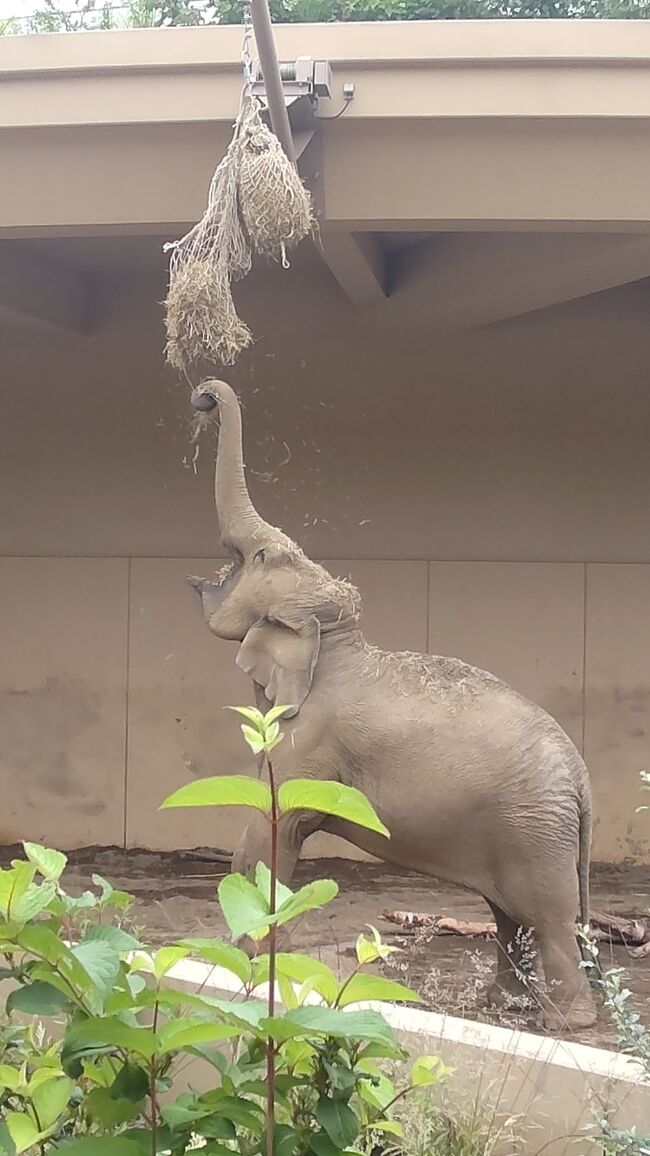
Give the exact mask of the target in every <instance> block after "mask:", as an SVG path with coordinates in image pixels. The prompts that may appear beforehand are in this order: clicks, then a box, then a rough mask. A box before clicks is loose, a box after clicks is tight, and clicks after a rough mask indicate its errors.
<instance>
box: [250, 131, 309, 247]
mask: <svg viewBox="0 0 650 1156" xmlns="http://www.w3.org/2000/svg"><path fill="white" fill-rule="evenodd" d="M238 192H239V208H240V211H241V215H242V219H243V222H244V226H245V229H246V232H247V233H248V236H249V238H250V241H251V244H252V246H253V248H254V249H255V250H256V251H257V252H258V253H261V254H263V255H264V256H266V257H273V258H275V259H276V260H277V259H279V258H281V257H283V256H284V252H285V250H286V249H290V248H293V246H294V245H297V244H298V243H299V242H300V241H302V240H304V238H305V237H307V236H308V234H309V233H310V232H311V229H312V227H313V220H314V218H313V206H312V200H311V197H310V195H309V193H308V191H307V189H306V188H305V186H304V185H303V183H302V181H301V179H300V176H299V175H298V170H297V169H296V167H295V165H294V164H292V162H291V161H290V160H289V158H288V157H287V155H286V153H285V152H284V150H283V148H282V146H281V144H280V142H279V140H278V138H277V137H276V136H274V135H273V133H272V132H270V131H269V129H268V128H267V127H266V125H265V124H263V122H262V120H261V119H260V115H259V111H258V109H257V108H254V109H253V112H252V113H251V116H250V118H249V120H248V122H247V124H246V129H245V131H244V132H243V134H242V145H241V156H240V160H239V179H238Z"/></svg>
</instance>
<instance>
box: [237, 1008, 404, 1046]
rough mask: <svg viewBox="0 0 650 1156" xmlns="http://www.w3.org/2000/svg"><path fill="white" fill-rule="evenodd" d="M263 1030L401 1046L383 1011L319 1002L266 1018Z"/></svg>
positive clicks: (278, 1035)
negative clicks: (348, 1009) (347, 1008)
mask: <svg viewBox="0 0 650 1156" xmlns="http://www.w3.org/2000/svg"><path fill="white" fill-rule="evenodd" d="M259 1027H260V1030H262V1031H264V1032H266V1033H268V1034H269V1035H271V1036H273V1038H274V1039H277V1040H282V1039H290V1038H291V1037H292V1036H298V1037H299V1036H310V1035H317V1036H333V1037H334V1038H335V1039H342V1040H373V1041H376V1042H378V1043H381V1044H384V1045H385V1046H387V1047H397V1043H396V1040H395V1036H394V1034H393V1031H392V1028H391V1027H390V1026H389V1024H387V1023H386V1020H385V1019H384V1017H383V1016H382V1015H380V1014H379V1012H375V1011H359V1012H345V1011H341V1010H339V1009H338V1008H329V1007H321V1006H319V1005H314V1006H313V1007H312V1006H305V1007H299V1008H296V1010H295V1011H292V1012H290V1013H288V1014H287V1015H284V1016H276V1017H275V1018H274V1019H272V1020H271V1019H265V1020H263V1021H262V1022H261V1023H260V1025H259Z"/></svg>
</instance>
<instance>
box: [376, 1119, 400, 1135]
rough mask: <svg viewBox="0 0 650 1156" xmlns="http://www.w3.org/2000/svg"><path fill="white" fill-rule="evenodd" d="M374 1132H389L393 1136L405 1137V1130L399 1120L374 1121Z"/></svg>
mask: <svg viewBox="0 0 650 1156" xmlns="http://www.w3.org/2000/svg"><path fill="white" fill-rule="evenodd" d="M372 1127H373V1131H375V1132H388V1133H390V1135H391V1136H403V1135H404V1128H403V1125H402V1124H400V1122H399V1120H373V1122H372Z"/></svg>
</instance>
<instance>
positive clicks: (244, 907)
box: [219, 875, 271, 939]
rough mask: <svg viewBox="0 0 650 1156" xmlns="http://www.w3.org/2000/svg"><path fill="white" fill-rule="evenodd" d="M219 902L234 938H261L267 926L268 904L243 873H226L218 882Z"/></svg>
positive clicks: (268, 920)
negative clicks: (247, 936) (244, 936)
mask: <svg viewBox="0 0 650 1156" xmlns="http://www.w3.org/2000/svg"><path fill="white" fill-rule="evenodd" d="M219 904H220V906H221V910H222V911H223V915H224V918H225V920H226V923H227V924H228V927H229V928H230V930H231V932H232V934H233V936H234V938H235V939H239V938H241V936H242V935H250V936H251V937H252V938H254V939H261V938H263V936H264V935H265V934H266V930H267V928H268V926H269V922H271V921H270V919H269V905H268V903H267V902H266V900H265V899H264V896H263V895H262V894H261V892H260V891H259V890H258V888H257V887H255V886H254V884H253V883H250V882H249V880H248V879H246V877H245V876H244V875H226V876H225V878H224V879H222V880H221V883H220V884H219Z"/></svg>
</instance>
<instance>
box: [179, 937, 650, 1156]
mask: <svg viewBox="0 0 650 1156" xmlns="http://www.w3.org/2000/svg"><path fill="white" fill-rule="evenodd" d="M168 979H169V981H170V982H173V983H174V984H175V985H176V986H179V987H181V988H186V989H187V990H188V991H192V990H195V989H196V988H197V987H199V986H200V987H202V989H203V990H204V991H205V990H206V989H208V990H209V991H210V993H211V994H217V993H219V995H221V996H228V995H229V996H232V997H233V998H236V997H237V995H238V993H239V992H240V991H241V987H240V985H239V983H238V981H237V979H236V977H235V976H233V975H231V973H230V972H227V971H225V970H223V969H222V968H210V967H209V966H207V965H205V964H202V963H198V962H196V961H192V960H183V961H182V962H181V963H180V964H178V965H177V966H176V967H175V968H173V970H172V971H171V972H170V973H169V976H168ZM266 990H267V985H262V987H260V988H259V989H258V990H257V992H256V994H257V995H260V996H263V995H264V993H265V991H266ZM310 1002H318V997H315V999H314V998H312V1000H310ZM360 1006H364V1007H374V1008H376V1009H377V1010H380V1011H381V1012H382V1014H383V1015H384V1016H385V1018H386V1019H387V1020H388V1022H389V1023H390V1024H391V1026H392V1027H393V1028H394V1030H395V1032H396V1033H397V1035H398V1037H399V1038H400V1040H401V1041H402V1042H403V1043H404V1044H405V1046H406V1047H408V1049H409V1050H410V1052H411V1054H412V1056H414V1057H415V1056H417V1055H423V1054H431V1053H433V1054H435V1055H437V1056H440V1058H441V1059H442V1060H443V1061H444V1062H445V1064H447V1065H448V1066H449V1067H451V1068H453V1069H454V1074H453V1076H452V1077H451V1079H450V1080H449V1082H448V1084H447V1085H446V1087H445V1088H444V1090H443V1092H442V1093H441V1094H442V1095H443V1096H444V1102H445V1106H446V1107H448V1109H449V1110H450V1112H452V1113H453V1112H454V1111H455V1112H457V1113H463V1114H464V1113H468V1112H471V1113H473V1114H474V1113H477V1112H478V1113H485V1115H486V1117H487V1118H488V1119H492V1118H494V1120H498V1119H500V1120H506V1119H508V1118H511V1119H512V1120H513V1121H514V1123H513V1126H512V1130H514V1132H515V1133H516V1134H517V1135H519V1134H520V1135H521V1140H520V1142H519V1143H518V1146H517V1149H516V1150H517V1151H518V1152H521V1153H525V1154H527V1156H535V1154H536V1153H541V1151H542V1149H543V1151H544V1156H576V1153H577V1152H579V1156H598V1154H600V1153H602V1145H600V1144H598V1143H595V1142H594V1141H592V1140H591V1139H590V1138H589V1130H590V1129H591V1128H593V1126H594V1125H595V1124H596V1123H597V1121H599V1120H601V1119H603V1117H605V1116H607V1117H608V1118H609V1120H610V1122H611V1123H612V1125H614V1126H615V1127H618V1128H632V1127H635V1128H636V1129H637V1131H638V1132H639V1134H642V1135H643V1134H648V1133H649V1132H650V1080H649V1079H648V1077H647V1076H646V1074H645V1072H644V1069H643V1067H642V1066H641V1064H639V1063H638V1062H637V1061H636V1060H633V1059H631V1058H630V1057H628V1056H624V1055H622V1054H620V1053H618V1052H611V1051H607V1050H605V1049H602V1048H593V1047H587V1046H586V1045H584V1044H574V1043H571V1042H569V1041H566V1040H556V1039H553V1038H551V1037H547V1036H539V1035H534V1034H533V1033H531V1032H521V1031H511V1030H510V1029H508V1028H502V1027H495V1026H492V1025H491V1024H484V1023H476V1022H474V1021H470V1020H463V1019H459V1018H457V1017H455V1016H446V1015H439V1014H437V1013H434V1012H425V1011H417V1010H415V1009H413V1008H407V1007H395V1006H393V1005H390V1004H379V1003H367V1004H364V1005H360ZM201 1069H202V1065H201V1064H200V1063H199V1062H198V1061H196V1062H195V1063H194V1064H192V1065H191V1067H190V1068H188V1069H186V1070H185V1071H184V1080H185V1079H186V1080H187V1085H188V1086H193V1087H197V1088H198V1087H203V1086H209V1080H210V1078H211V1077H210V1072H209V1071H208V1070H207V1068H204V1069H203V1070H201ZM493 1127H494V1125H493ZM576 1141H579V1142H580V1148H579V1149H577V1148H576ZM491 1151H493V1152H494V1156H497V1154H499V1153H502V1154H503V1156H512V1153H513V1141H512V1135H511V1129H506V1130H504V1139H503V1141H502V1142H500V1143H499V1144H498V1145H497V1147H496V1148H494V1149H491Z"/></svg>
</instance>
